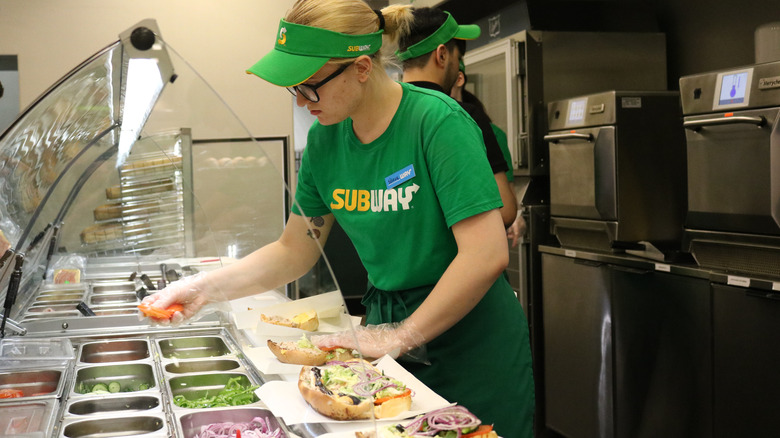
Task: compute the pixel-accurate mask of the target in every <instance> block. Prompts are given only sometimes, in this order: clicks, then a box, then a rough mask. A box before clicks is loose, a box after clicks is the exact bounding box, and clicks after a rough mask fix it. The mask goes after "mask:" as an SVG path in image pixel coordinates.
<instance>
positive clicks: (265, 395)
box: [255, 356, 451, 430]
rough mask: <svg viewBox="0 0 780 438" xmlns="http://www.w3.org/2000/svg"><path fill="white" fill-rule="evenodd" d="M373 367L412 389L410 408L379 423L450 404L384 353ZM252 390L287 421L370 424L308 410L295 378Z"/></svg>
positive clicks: (269, 383)
mask: <svg viewBox="0 0 780 438" xmlns="http://www.w3.org/2000/svg"><path fill="white" fill-rule="evenodd" d="M376 367H377V368H378V369H380V370H382V371H384V373H385V374H386V375H388V376H391V377H394V378H396V379H398V380H400V381H402V382H404V384H405V385H406V386H407V387H408V388H410V389H411V390H412V406H411V409H410V410H409V411H406V412H404V413H403V414H401V415H398V416H396V417H393V418H386V419H383V420H382V421H383V422H394V421H395V422H397V421H400V420H403V419H405V418H409V417H413V416H415V415H419V414H423V413H425V412H429V411H432V410H434V409H439V408H443V407H445V406H449V405H450V404H451V403H449V402H448V401H447V400H445V399H444V398H443V397H442V396H440V395H439V394H436V393H435V392H434V391H433V390H431V389H430V388H428V387H427V386H425V384H423V383H422V382H421V381H419V380H417V378H416V377H414V376H413V375H412V373H410V372H408V371H406V369H404V367H402V366H401V365H400V364H398V362H396V361H395V360H394V359H393V358H391V357H390V356H385V357H383V358H382V359H380V360H379V362H378V363H377V364H376ZM255 393H256V394H257V396H258V397H260V399H261V400H262V401H263V403H265V405H266V406H268V409H270V410H271V412H272V413H273V414H274V415H276V416H277V417H281V418H282V419H283V420H284V421H285V423H287V424H299V423H350V424H357V425H362V427H363V428H365V427H366V425H368V424H371V421H372V420H356V421H349V422H345V421H339V420H333V419H330V418H328V417H326V416H324V415H321V414H319V413H318V412H317V411H315V410H314V409H312V408H311V406H309V404H308V403H306V401H305V400H304V399H303V397H302V396H301V393H300V391H299V390H298V381H297V380H295V381H271V382H267V383H265V384H263V385H262V386H261V387H260V388H258V389H257V390H256V391H255ZM353 430H361V429H353Z"/></svg>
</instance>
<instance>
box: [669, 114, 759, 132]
mask: <svg viewBox="0 0 780 438" xmlns="http://www.w3.org/2000/svg"><path fill="white" fill-rule="evenodd" d="M740 123H746V124H751V125H756V127H758V128H760V127H762V126H764V125H766V118H765V117H764V116H757V117H750V116H731V117H718V118H716V119H701V120H686V121H684V122H683V127H684V128H685V129H690V130H692V131H698V130H700V129H701V128H704V127H705V126H717V125H734V124H740Z"/></svg>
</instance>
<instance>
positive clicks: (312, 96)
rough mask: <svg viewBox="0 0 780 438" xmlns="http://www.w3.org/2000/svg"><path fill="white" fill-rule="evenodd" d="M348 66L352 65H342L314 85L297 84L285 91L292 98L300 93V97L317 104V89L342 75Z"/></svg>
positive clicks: (318, 99) (318, 96) (318, 97)
mask: <svg viewBox="0 0 780 438" xmlns="http://www.w3.org/2000/svg"><path fill="white" fill-rule="evenodd" d="M350 65H352V63H349V64H344V65H342V66H341V67H339V68H338V70H336V71H334V72H333V73H331V74H330V76H328V77H327V78H325V79H323V80H321V81H319V82H318V83H316V84H314V85H309V84H298V85H296V86H294V87H287V91H289V92H290V93H291V94H292V95H293V96H297V95H298V93H301V95H302V96H303V97H305V98H306V99H307V100H310V101H312V102H319V101H320V95H319V94H317V88H320V87H321V86H323V85H325V84H327V83H328V81H330V80H331V79H333V78H335V77H336V76H338V75H340V74H342V73H344V70H346V69H347V68H348V67H349V66H350Z"/></svg>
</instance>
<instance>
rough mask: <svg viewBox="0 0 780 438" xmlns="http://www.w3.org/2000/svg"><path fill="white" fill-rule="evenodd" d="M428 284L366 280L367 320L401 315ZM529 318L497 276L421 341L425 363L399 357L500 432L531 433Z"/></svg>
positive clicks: (507, 435) (508, 436)
mask: <svg viewBox="0 0 780 438" xmlns="http://www.w3.org/2000/svg"><path fill="white" fill-rule="evenodd" d="M432 289H433V286H422V287H419V288H414V289H407V290H403V291H385V290H381V289H377V288H376V287H374V286H373V285H371V284H369V287H368V291H367V293H366V295H365V296H364V297H363V300H362V303H363V305H365V306H366V323H367V324H382V323H390V322H399V321H402V320H404V319H406V318H407V317H408V316H409V315H411V314H412V312H414V311H415V309H417V307H419V306H420V304H422V302H423V301H424V300H425V298H426V297H427V296H428V294H429V293H430V292H431V290H432ZM529 342H530V341H529V335H528V322H527V321H526V318H525V313H524V312H523V309H522V307H521V305H520V302H519V301H518V300H517V298H516V296H515V294H514V291H512V288H511V286H509V283H508V282H507V281H506V278H505V277H504V276H500V277H499V279H498V280H496V282H495V283H494V284H493V286H492V287H491V288H490V290H488V292H487V293H486V294H485V297H484V298H482V300H481V301H480V302H479V303H478V304H477V305H476V306H475V307H474V309H473V310H472V311H471V312H469V313H468V314H467V315H466V316H465V317H463V319H461V320H460V321H459V322H458V323H457V324H455V325H454V326H453V327H452V328H450V329H449V330H447V331H446V332H444V333H443V334H442V335H441V336H439V337H438V338H436V339H434V340H433V341H430V342H428V343H427V344H426V348H427V359H428V361H429V362H430V364H429V365H426V364H421V363H414V362H404V361H403V358H401V359H400V360H399V361H400V362H401V363H402V365H403V366H404V368H406V369H407V370H409V372H411V373H412V374H414V376H415V377H417V378H418V379H420V381H422V382H423V383H425V385H427V386H428V387H429V388H431V389H432V390H433V391H435V392H436V393H437V394H439V395H441V396H442V397H444V398H445V399H447V400H448V401H450V402H455V403H458V404H459V405H462V406H465V407H466V408H468V409H469V410H470V411H471V412H473V413H474V414H475V415H476V416H478V417H479V418H480V419H481V420H482V422H483V423H484V424H493V425H494V428H495V430H496V433H498V435H499V436H502V437H504V438H526V437H527V438H532V437H533V416H534V381H533V370H532V364H531V348H530V343H529Z"/></svg>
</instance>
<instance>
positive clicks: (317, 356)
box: [267, 339, 355, 366]
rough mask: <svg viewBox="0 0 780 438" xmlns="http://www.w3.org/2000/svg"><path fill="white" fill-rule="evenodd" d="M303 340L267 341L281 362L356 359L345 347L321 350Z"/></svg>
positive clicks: (306, 363) (308, 362)
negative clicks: (302, 341)
mask: <svg viewBox="0 0 780 438" xmlns="http://www.w3.org/2000/svg"><path fill="white" fill-rule="evenodd" d="M303 344H304V345H302V343H301V341H283V342H274V341H272V340H270V339H269V340H268V341H267V345H268V349H269V350H271V353H273V354H274V356H276V358H277V359H279V362H282V363H289V364H293V365H309V366H319V365H324V364H325V363H327V362H330V361H347V360H350V359H354V358H355V355H354V354H352V351H350V350H347V349H345V348H337V349H335V350H333V351H325V350H320V349H319V348H317V347H315V346H314V345H311V346H308V345H306V344H311V343H310V342H308V340H307V342H305V343H303Z"/></svg>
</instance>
